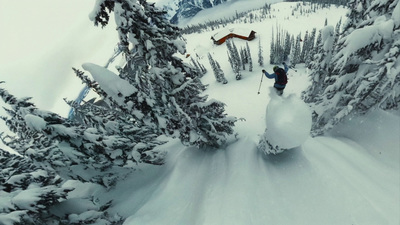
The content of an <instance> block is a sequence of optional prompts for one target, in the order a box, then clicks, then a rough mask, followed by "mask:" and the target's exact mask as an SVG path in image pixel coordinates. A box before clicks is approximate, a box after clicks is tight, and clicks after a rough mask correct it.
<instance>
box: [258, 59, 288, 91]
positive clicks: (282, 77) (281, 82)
mask: <svg viewBox="0 0 400 225" xmlns="http://www.w3.org/2000/svg"><path fill="white" fill-rule="evenodd" d="M282 64H283V67H284V68H285V69H282V68H280V67H279V66H274V68H273V70H274V73H272V74H269V73H268V72H267V71H265V70H264V69H263V70H262V72H263V73H264V74H265V76H266V77H267V78H269V79H274V78H275V84H274V88H275V89H276V92H277V93H278V95H282V94H283V90H284V89H285V87H286V84H287V71H288V70H289V67H288V66H287V65H286V63H285V62H283V63H282Z"/></svg>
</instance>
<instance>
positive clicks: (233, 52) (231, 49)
mask: <svg viewBox="0 0 400 225" xmlns="http://www.w3.org/2000/svg"><path fill="white" fill-rule="evenodd" d="M225 43H226V46H227V48H228V58H229V60H230V61H229V62H230V63H231V67H232V69H233V72H234V74H235V77H236V80H240V79H242V74H241V73H240V66H241V61H240V56H239V52H238V50H237V48H236V45H235V43H234V42H233V41H231V40H228V41H226V42H225Z"/></svg>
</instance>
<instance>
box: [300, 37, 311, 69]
mask: <svg viewBox="0 0 400 225" xmlns="http://www.w3.org/2000/svg"><path fill="white" fill-rule="evenodd" d="M309 50H310V49H309V48H308V31H306V34H305V35H304V39H303V48H302V49H301V53H300V63H305V62H306V60H305V59H306V55H307V54H308V52H309Z"/></svg>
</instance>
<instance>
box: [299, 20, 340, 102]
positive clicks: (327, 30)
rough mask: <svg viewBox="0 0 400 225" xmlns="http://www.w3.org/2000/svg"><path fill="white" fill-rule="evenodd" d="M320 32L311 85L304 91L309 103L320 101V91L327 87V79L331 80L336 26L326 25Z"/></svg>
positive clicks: (306, 100)
mask: <svg viewBox="0 0 400 225" xmlns="http://www.w3.org/2000/svg"><path fill="white" fill-rule="evenodd" d="M320 34H321V41H318V46H316V49H318V50H317V52H316V54H315V55H314V61H312V62H311V68H312V73H311V74H310V77H311V85H310V86H309V87H308V88H307V91H306V92H305V93H303V98H304V101H305V102H307V103H313V102H318V101H320V99H319V98H320V96H319V95H320V92H321V90H324V89H325V88H326V86H327V80H329V76H330V75H331V72H332V71H331V69H330V66H331V64H330V63H331V59H332V54H333V47H334V46H333V44H334V38H335V35H334V28H333V27H332V26H326V27H324V28H323V29H321V31H320Z"/></svg>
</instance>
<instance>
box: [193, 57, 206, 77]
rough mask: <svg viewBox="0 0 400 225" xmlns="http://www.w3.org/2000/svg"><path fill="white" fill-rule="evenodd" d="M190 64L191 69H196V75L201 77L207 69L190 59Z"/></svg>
mask: <svg viewBox="0 0 400 225" xmlns="http://www.w3.org/2000/svg"><path fill="white" fill-rule="evenodd" d="M190 62H191V63H192V65H193V67H194V68H195V69H196V72H197V74H201V76H203V75H204V74H206V73H207V69H206V68H205V67H204V66H203V65H202V64H201V63H200V62H199V61H198V60H194V59H193V58H190Z"/></svg>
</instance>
